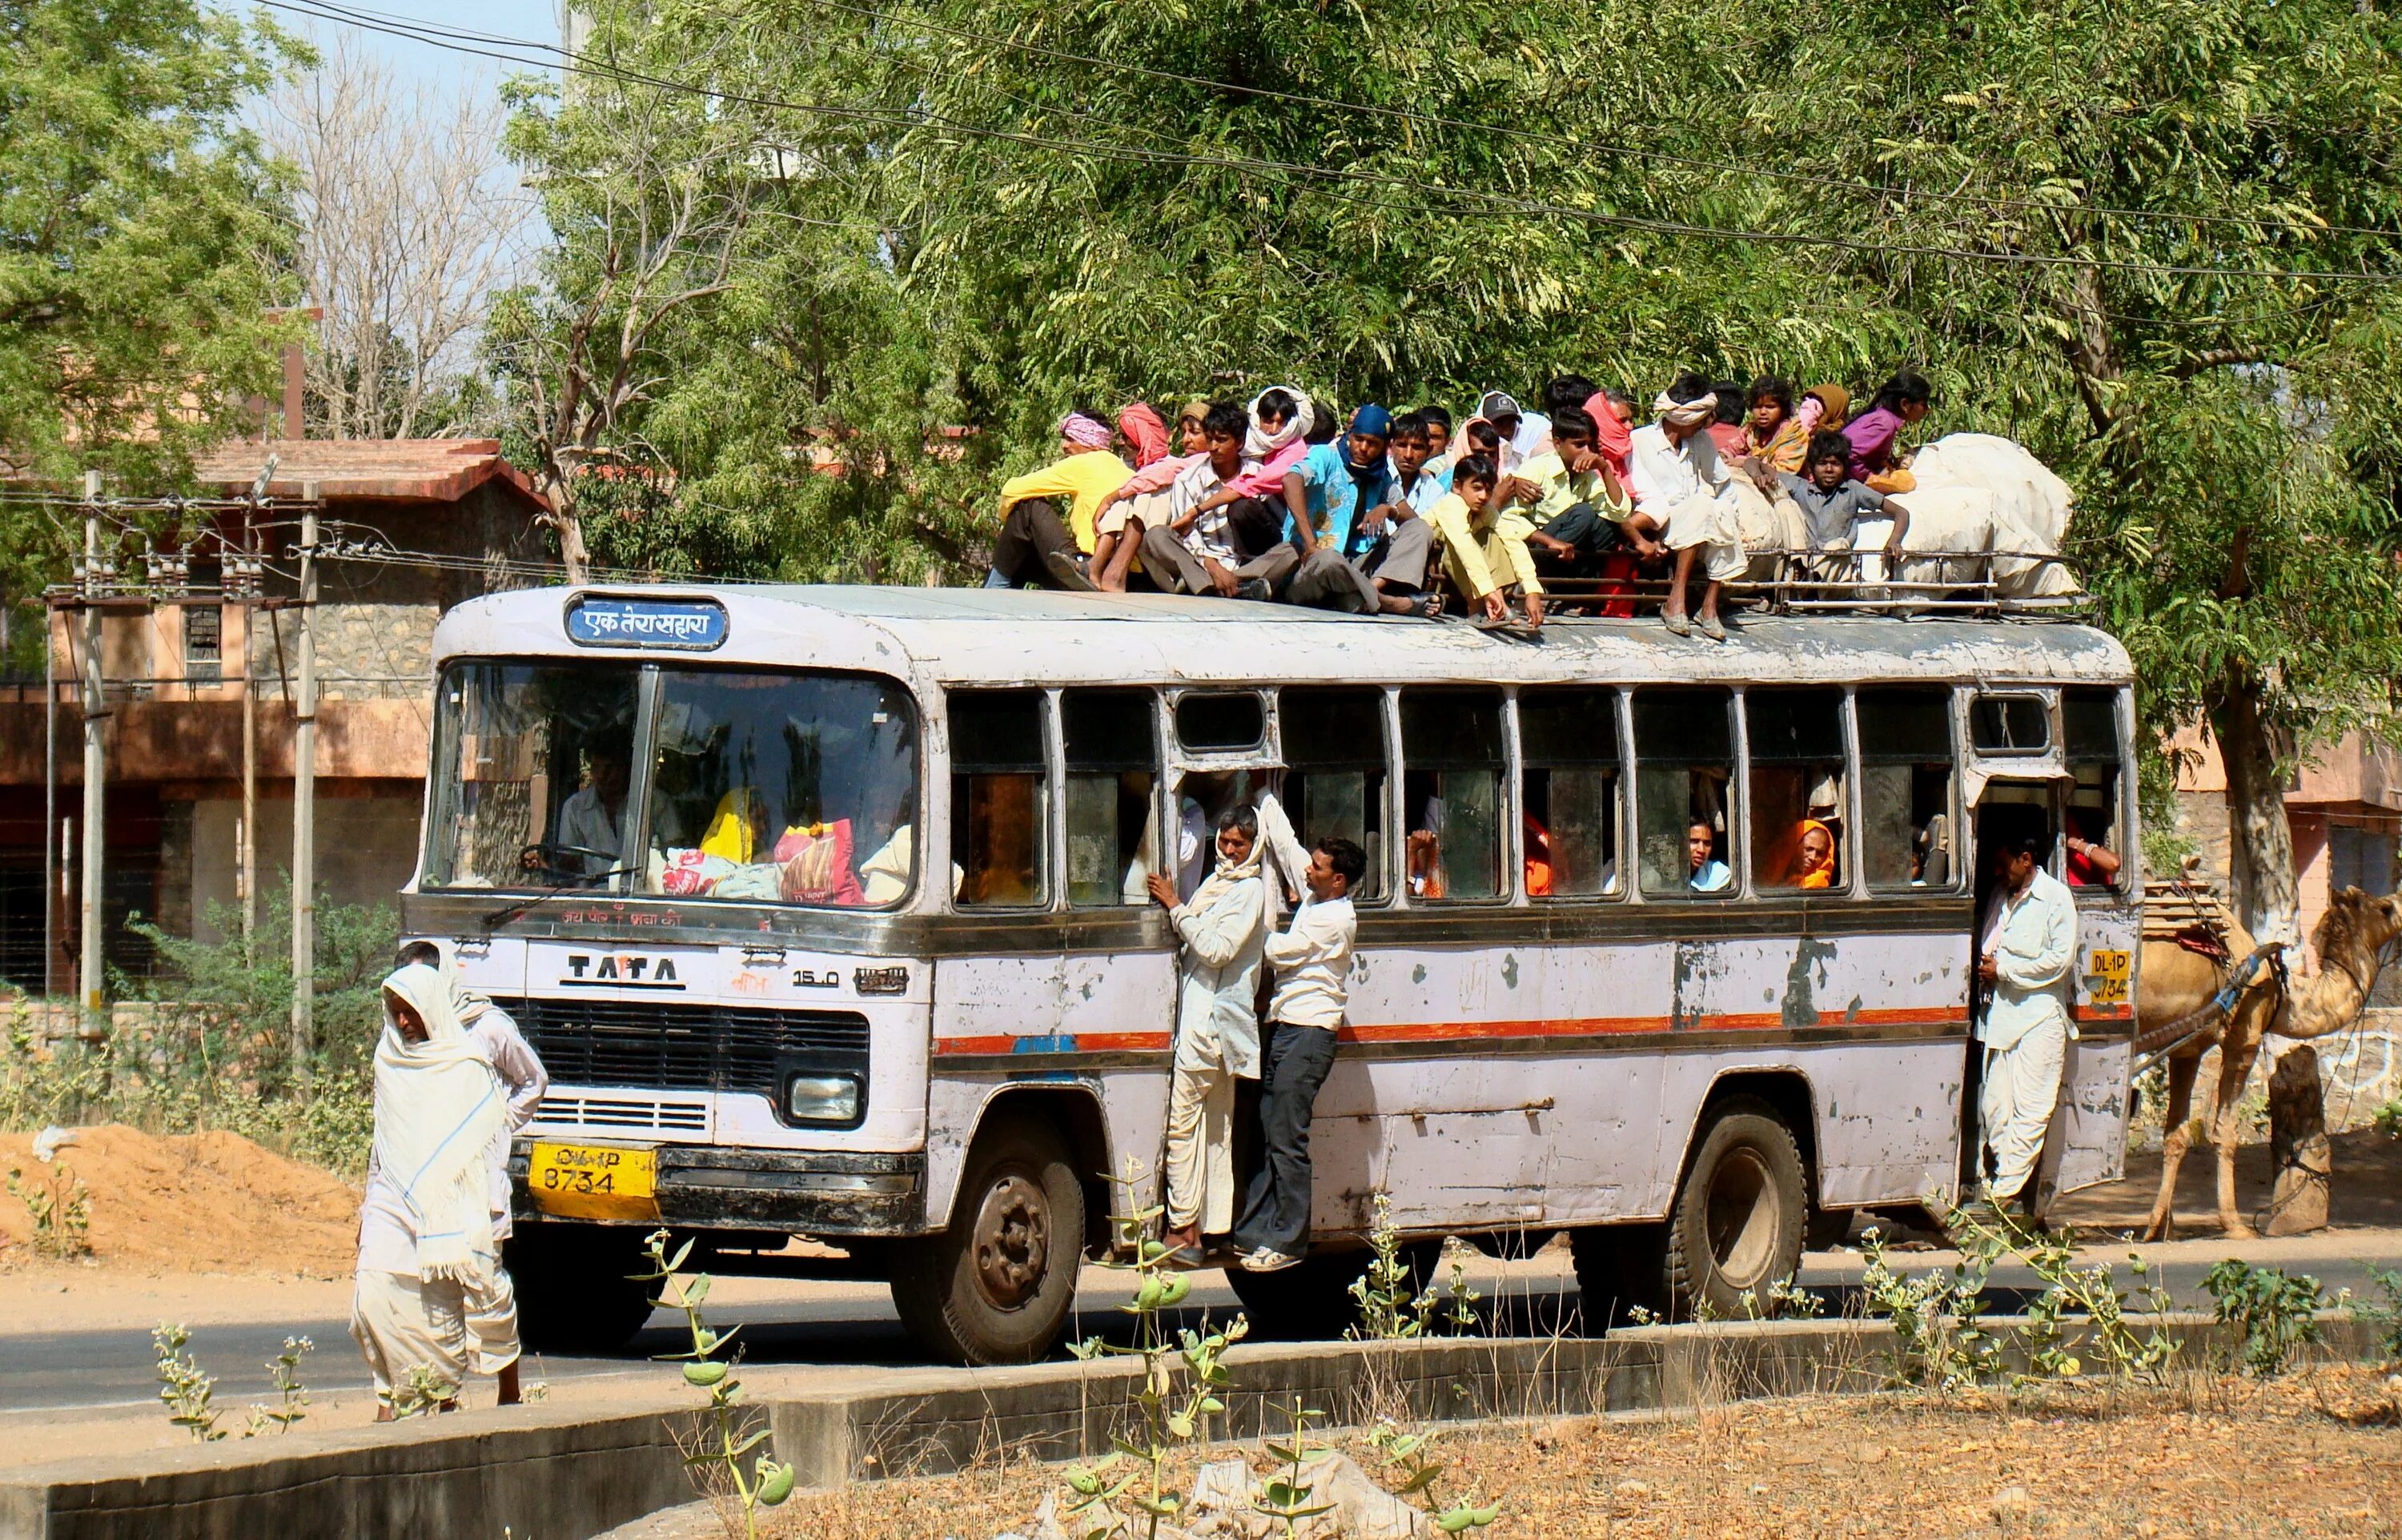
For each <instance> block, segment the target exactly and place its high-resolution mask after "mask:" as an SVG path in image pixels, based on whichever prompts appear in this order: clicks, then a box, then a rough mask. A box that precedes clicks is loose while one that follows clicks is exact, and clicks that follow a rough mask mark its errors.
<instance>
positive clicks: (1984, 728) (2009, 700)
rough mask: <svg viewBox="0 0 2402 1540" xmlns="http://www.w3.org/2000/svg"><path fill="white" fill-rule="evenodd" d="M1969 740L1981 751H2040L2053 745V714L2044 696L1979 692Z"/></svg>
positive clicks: (1970, 714) (1970, 713) (1971, 713)
mask: <svg viewBox="0 0 2402 1540" xmlns="http://www.w3.org/2000/svg"><path fill="white" fill-rule="evenodd" d="M1968 741H1969V743H1970V744H1972V745H1973V746H1975V748H1976V750H1977V752H1979V753H1980V754H2040V753H2042V752H2043V751H2044V750H2045V749H2049V748H2050V747H2051V714H2050V712H2048V711H2046V710H2045V709H2044V708H2043V697H2042V696H2041V695H1979V696H1978V697H1977V698H1976V700H1975V702H1974V703H1972V705H1971V707H1970V708H1969V711H1968Z"/></svg>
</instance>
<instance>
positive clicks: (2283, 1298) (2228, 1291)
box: [2202, 1257, 2326, 1380]
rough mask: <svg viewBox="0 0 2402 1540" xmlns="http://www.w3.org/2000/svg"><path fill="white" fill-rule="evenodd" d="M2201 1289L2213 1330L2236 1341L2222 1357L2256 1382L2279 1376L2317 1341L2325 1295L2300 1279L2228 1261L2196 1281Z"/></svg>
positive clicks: (2302, 1276)
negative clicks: (2231, 1331) (2226, 1330)
mask: <svg viewBox="0 0 2402 1540" xmlns="http://www.w3.org/2000/svg"><path fill="white" fill-rule="evenodd" d="M2202 1292H2203V1293H2205V1294H2208V1295H2209V1296H2210V1297H2211V1299H2213V1300H2214V1301H2215V1302H2216V1305H2217V1315H2218V1324H2219V1325H2221V1326H2229V1327H2234V1328H2235V1329H2236V1333H2237V1335H2238V1336H2239V1337H2240V1339H2241V1341H2239V1342H2238V1343H2237V1344H2235V1345H2234V1346H2233V1347H2232V1348H2229V1349H2226V1350H2222V1351H2225V1352H2227V1353H2228V1354H2229V1356H2230V1357H2236V1358H2240V1359H2241V1360H2242V1362H2243V1368H2244V1369H2245V1370H2246V1371H2248V1372H2249V1373H2251V1374H2253V1375H2255V1376H2256V1377H2257V1378H2260V1379H2264V1380H2265V1379H2270V1378H2273V1377H2274V1376H2276V1375H2280V1374H2283V1373H2285V1370H2286V1369H2287V1368H2289V1367H2291V1365H2292V1364H2293V1361H2294V1356H2295V1354H2298V1353H2299V1352H2300V1351H2301V1350H2302V1348H2303V1347H2304V1346H2305V1345H2306V1344H2308V1343H2311V1342H2315V1341H2318V1340H2319V1317H2318V1311H2319V1307H2320V1306H2321V1305H2323V1304H2325V1303H2326V1289H2325V1288H2324V1287H2323V1286H2321V1285H2320V1283H2319V1281H2318V1280H2317V1279H2316V1278H2312V1277H2311V1276H2309V1275H2308V1274H2306V1273H2305V1274H2298V1275H2290V1276H2289V1275H2288V1274H2287V1273H2286V1272H2285V1269H2283V1268H2274V1267H2255V1266H2253V1265H2252V1264H2251V1263H2249V1262H2243V1261H2238V1260H2236V1259H2235V1258H2232V1257H2230V1258H2228V1259H2227V1260H2225V1261H2223V1262H2221V1263H2219V1264H2218V1265H2217V1266H2216V1267H2214V1268H2212V1269H2211V1270H2210V1271H2209V1272H2205V1273H2203V1274H2202ZM2228 1367H2229V1368H2232V1367H2233V1365H2232V1364H2231V1363H2230V1364H2229V1365H2228Z"/></svg>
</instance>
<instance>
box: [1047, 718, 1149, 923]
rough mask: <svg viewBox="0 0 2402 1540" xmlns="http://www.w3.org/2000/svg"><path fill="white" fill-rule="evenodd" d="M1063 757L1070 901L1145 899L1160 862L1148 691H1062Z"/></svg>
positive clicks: (1088, 903) (1099, 902) (1136, 901)
mask: <svg viewBox="0 0 2402 1540" xmlns="http://www.w3.org/2000/svg"><path fill="white" fill-rule="evenodd" d="M1059 720H1060V728H1061V735H1062V738H1063V747H1064V748H1065V749H1066V751H1067V760H1068V805H1067V812H1068V901H1069V902H1070V903H1072V904H1076V905H1079V906H1085V907H1089V906H1093V905H1106V904H1139V903H1147V902H1149V901H1150V894H1149V892H1148V891H1147V890H1146V889H1145V888H1144V887H1143V879H1144V878H1146V877H1148V876H1150V875H1151V874H1152V873H1153V872H1156V871H1159V870H1161V867H1160V865H1159V854H1158V852H1159V797H1158V787H1159V740H1158V736H1157V735H1156V732H1155V730H1154V729H1153V725H1152V722H1153V716H1152V696H1151V692H1150V691H1148V690H1070V691H1068V692H1067V693H1066V694H1062V695H1061V696H1060V697H1059Z"/></svg>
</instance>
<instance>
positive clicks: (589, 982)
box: [559, 952, 683, 989]
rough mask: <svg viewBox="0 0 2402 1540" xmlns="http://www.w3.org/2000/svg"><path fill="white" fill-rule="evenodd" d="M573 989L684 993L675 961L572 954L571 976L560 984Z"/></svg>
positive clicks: (569, 960)
mask: <svg viewBox="0 0 2402 1540" xmlns="http://www.w3.org/2000/svg"><path fill="white" fill-rule="evenodd" d="M559 983H561V984H562V985H564V986H565V987H567V988H570V989H682V988H683V980H682V979H680V978H678V977H677V976H676V965H675V959H674V958H673V957H645V956H639V955H637V954H634V953H628V952H613V953H604V954H601V956H590V955H587V954H582V953H570V954H569V955H568V958H567V976H566V977H565V978H563V979H561V980H559Z"/></svg>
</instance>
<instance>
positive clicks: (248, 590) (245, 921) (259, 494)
mask: <svg viewBox="0 0 2402 1540" xmlns="http://www.w3.org/2000/svg"><path fill="white" fill-rule="evenodd" d="M275 465H276V458H275V456H273V455H269V456H268V457H267V463H266V464H264V465H262V466H260V467H259V468H258V479H257V480H256V481H254V482H252V483H251V484H250V503H249V506H247V507H245V508H244V509H242V554H241V555H240V556H239V557H236V558H235V559H234V560H233V561H232V562H231V563H229V564H228V565H230V566H231V567H232V568H233V570H234V571H235V572H236V574H237V575H238V577H239V582H240V589H241V599H242V824H241V827H239V828H238V829H236V830H235V831H234V872H233V887H234V899H235V901H237V902H238V903H240V904H241V905H242V944H243V945H244V946H245V947H247V946H251V945H254V944H255V942H256V940H257V936H258V673H257V670H256V668H255V667H254V666H253V664H252V662H251V627H253V626H256V625H257V624H258V600H259V598H260V595H259V591H258V584H259V576H260V573H261V571H263V569H262V567H261V565H260V562H259V560H258V504H259V500H260V499H262V498H264V497H266V496H267V488H268V486H269V483H271V482H272V481H273V480H274V479H275ZM228 597H229V598H230V597H232V596H230V595H229V596H228ZM247 955H248V956H251V957H253V958H254V960H255V957H256V956H257V955H256V954H255V953H250V954H247Z"/></svg>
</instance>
